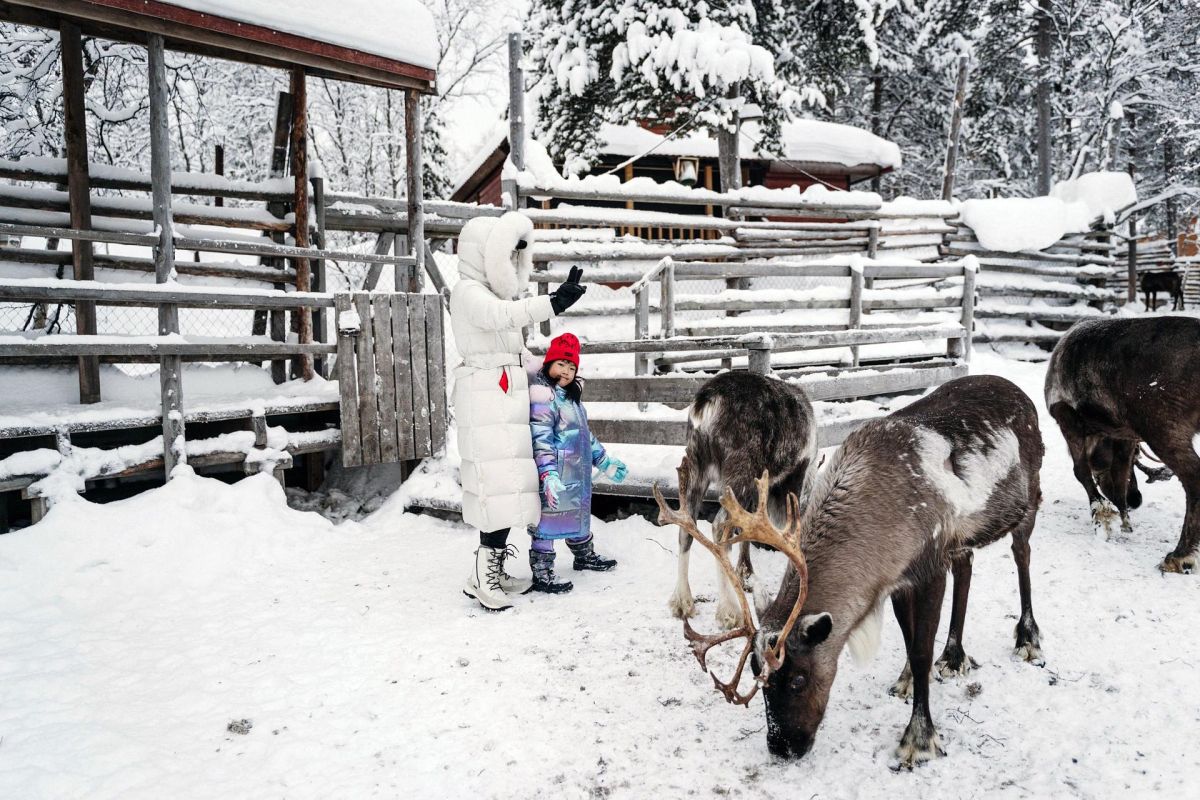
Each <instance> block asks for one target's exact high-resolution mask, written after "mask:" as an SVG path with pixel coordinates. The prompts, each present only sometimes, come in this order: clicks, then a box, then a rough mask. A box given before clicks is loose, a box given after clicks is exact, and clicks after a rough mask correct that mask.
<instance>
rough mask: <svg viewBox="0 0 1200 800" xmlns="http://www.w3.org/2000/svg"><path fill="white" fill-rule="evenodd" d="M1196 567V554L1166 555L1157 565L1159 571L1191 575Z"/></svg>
mask: <svg viewBox="0 0 1200 800" xmlns="http://www.w3.org/2000/svg"><path fill="white" fill-rule="evenodd" d="M1195 567H1196V554H1195V553H1192V554H1191V555H1186V556H1177V555H1170V554H1169V555H1167V557H1166V558H1164V559H1163V560H1162V563H1161V564H1159V565H1158V569H1159V571H1161V572H1173V573H1175V574H1177V575H1191V574H1192V570H1193V569H1195Z"/></svg>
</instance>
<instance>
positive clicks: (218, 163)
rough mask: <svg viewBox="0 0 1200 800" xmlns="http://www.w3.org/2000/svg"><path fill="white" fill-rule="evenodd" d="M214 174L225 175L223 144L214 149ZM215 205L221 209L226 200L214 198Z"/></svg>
mask: <svg viewBox="0 0 1200 800" xmlns="http://www.w3.org/2000/svg"><path fill="white" fill-rule="evenodd" d="M213 172H215V173H217V174H218V175H224V174H225V145H223V144H219V145H217V146H216V147H215V148H214V149H213ZM213 205H214V206H216V207H217V208H220V207H221V206H223V205H225V198H224V197H217V198H214V199H213Z"/></svg>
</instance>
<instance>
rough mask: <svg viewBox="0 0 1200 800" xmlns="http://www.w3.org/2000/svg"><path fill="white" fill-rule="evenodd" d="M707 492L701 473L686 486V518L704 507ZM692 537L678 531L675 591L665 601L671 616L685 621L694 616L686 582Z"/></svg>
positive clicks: (688, 586)
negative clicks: (677, 562) (677, 572)
mask: <svg viewBox="0 0 1200 800" xmlns="http://www.w3.org/2000/svg"><path fill="white" fill-rule="evenodd" d="M707 491H708V481H707V480H706V479H705V478H704V477H703V473H702V474H701V475H700V476H698V477H697V478H696V479H695V480H693V481H692V482H691V483H689V484H688V487H687V492H686V495H687V496H686V497H681V498H680V505H681V506H682V505H683V504H684V503H687V510H688V516H690V517H691V518H692V519H696V517H697V516H698V515H699V514H700V509H701V507H702V506H703V505H704V493H705V492H707ZM691 549H692V537H691V534H689V533H688V532H687V531H685V530H684V529H683V528H680V529H679V564H678V570H679V574H678V575H677V577H676V579H675V591H674V592H673V593H672V594H671V597H670V599H669V600H667V607H668V608H670V609H671V614H672V616H675V617H677V618H679V619H687V618H689V617H694V616H696V601H695V599H694V598H693V597H692V587H691V585H690V584H689V582H688V560H689V556H690V555H691V552H690V551H691Z"/></svg>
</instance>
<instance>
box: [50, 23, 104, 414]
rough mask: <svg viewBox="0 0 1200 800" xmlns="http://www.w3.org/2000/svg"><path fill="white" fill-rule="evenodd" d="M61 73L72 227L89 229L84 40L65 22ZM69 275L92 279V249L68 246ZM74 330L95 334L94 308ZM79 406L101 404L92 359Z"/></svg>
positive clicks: (85, 365)
mask: <svg viewBox="0 0 1200 800" xmlns="http://www.w3.org/2000/svg"><path fill="white" fill-rule="evenodd" d="M59 37H60V40H61V46H62V70H63V130H64V133H65V137H66V150H67V194H68V195H69V197H70V201H71V227H72V228H75V229H77V230H82V229H87V228H90V227H91V226H92V211H91V195H90V194H89V193H88V143H87V117H86V115H85V111H84V80H83V40H82V38H81V36H80V32H79V26H78V25H76V24H75V23H73V22H67V21H64V22H63V23H62V25H61V27H60V28H59ZM71 253H72V261H71V265H72V272H73V274H74V276H75V279H76V280H80V281H90V280H92V279H93V278H94V277H95V272H94V268H93V265H92V246H91V244H90V243H88V242H86V241H83V240H79V239H76V240H74V241H72V243H71ZM75 329H76V330H77V331H78V332H79V333H82V334H94V333H95V332H96V307H95V305H93V304H90V303H82V304H80V305H79V306H76V308H75ZM79 402H80V403H98V402H100V364H99V362H97V361H96V360H95V359H80V361H79Z"/></svg>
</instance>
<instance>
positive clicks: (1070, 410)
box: [1046, 316, 1200, 573]
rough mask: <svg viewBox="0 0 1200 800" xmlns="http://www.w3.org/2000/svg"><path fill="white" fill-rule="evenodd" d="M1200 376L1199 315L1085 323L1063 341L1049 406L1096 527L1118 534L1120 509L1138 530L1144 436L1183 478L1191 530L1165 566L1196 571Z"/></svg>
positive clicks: (1051, 372) (1054, 358)
mask: <svg viewBox="0 0 1200 800" xmlns="http://www.w3.org/2000/svg"><path fill="white" fill-rule="evenodd" d="M1198 381H1200V320H1196V319H1192V318H1190V317H1174V316H1164V317H1142V318H1138V319H1097V320H1087V321H1085V322H1080V323H1078V324H1076V325H1075V326H1074V327H1073V328H1071V329H1070V330H1069V331H1067V333H1066V334H1065V335H1064V336H1063V337H1062V338H1061V339H1059V340H1058V344H1057V345H1055V347H1054V352H1053V353H1051V355H1050V364H1049V367H1048V368H1047V371H1046V407H1047V408H1048V409H1049V410H1050V414H1051V415H1052V416H1053V417H1054V419H1055V421H1056V422H1058V427H1059V429H1061V430H1062V434H1063V438H1064V439H1066V442H1067V448H1068V450H1069V451H1070V453H1071V460H1072V462H1074V468H1075V478H1076V480H1078V481H1079V483H1080V484H1081V485H1082V486H1083V489H1084V491H1085V492H1087V497H1088V502H1089V503H1090V504H1091V511H1092V523H1093V525H1094V526H1096V528H1097V530H1098V532H1102V533H1104V535H1105V536H1106V537H1107V536H1108V535H1110V534H1111V525H1112V521H1113V519H1114V517H1115V516H1117V515H1118V514H1119V515H1120V519H1121V523H1122V528H1123V529H1124V530H1126V531H1129V530H1131V529H1132V527H1131V525H1130V523H1129V509H1131V508H1137V507H1138V505H1140V504H1141V494H1140V493H1139V492H1138V490H1137V483H1136V481H1134V480H1133V464H1134V461H1135V459H1136V455H1137V451H1138V449H1139V443H1140V442H1144V443H1145V444H1146V445H1147V446H1148V447H1149V448H1150V449H1151V450H1152V451H1153V452H1154V454H1155V455H1156V456H1157V457H1158V458H1159V459H1160V460H1161V461H1162V463H1163V464H1165V465H1166V467H1167V468H1168V469H1169V470H1170V471H1171V472H1173V473H1175V475H1176V476H1178V478H1179V480H1180V482H1181V483H1182V484H1183V489H1184V493H1185V495H1186V498H1187V500H1186V511H1185V514H1184V519H1183V531H1182V533H1181V534H1180V536H1179V543H1178V544H1177V545H1176V546H1175V549H1174V550H1172V551H1171V552H1170V553H1168V554H1167V555H1166V557H1165V558H1164V559H1163V561H1162V563H1161V564H1160V565H1159V568H1160V569H1162V571H1163V572H1184V573H1186V572H1191V571H1192V569H1193V567H1194V566H1195V564H1196V551H1197V547H1200V452H1198V450H1200V433H1198V432H1200V382H1198ZM1097 482H1098V483H1099V488H1097V485H1096V484H1097ZM1105 498H1107V499H1108V500H1110V501H1111V502H1112V503H1113V504H1114V505H1115V506H1116V512H1115V513H1114V511H1113V509H1112V508H1111V507H1110V506H1108V504H1107V503H1105V502H1104V499H1105Z"/></svg>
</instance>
